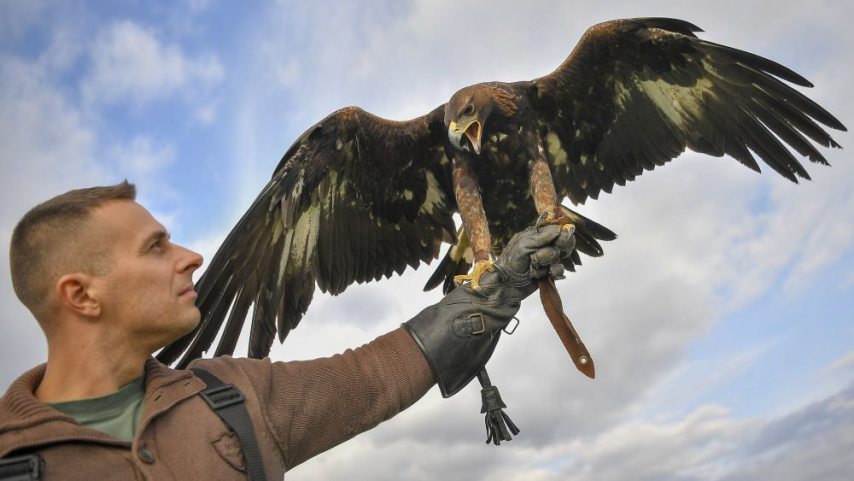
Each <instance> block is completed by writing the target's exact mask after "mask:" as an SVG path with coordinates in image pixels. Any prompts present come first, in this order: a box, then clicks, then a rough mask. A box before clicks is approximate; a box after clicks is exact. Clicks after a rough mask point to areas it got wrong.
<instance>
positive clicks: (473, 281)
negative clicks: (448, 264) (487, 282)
mask: <svg viewBox="0 0 854 481" xmlns="http://www.w3.org/2000/svg"><path fill="white" fill-rule="evenodd" d="M494 270H495V267H493V265H492V261H489V260H485V261H477V262H475V264H474V267H473V268H472V270H471V273H469V274H462V275H458V276H454V282H455V283H456V284H457V285H460V284H462V283H464V282H466V281H469V282H470V287H471V288H472V289H475V290H477V289H479V288H480V277H481V276H482V275H483V273H484V272H487V271H490V272H491V271H494Z"/></svg>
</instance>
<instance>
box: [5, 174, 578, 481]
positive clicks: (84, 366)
mask: <svg viewBox="0 0 854 481" xmlns="http://www.w3.org/2000/svg"><path fill="white" fill-rule="evenodd" d="M134 199H135V188H134V186H133V185H132V184H129V183H127V182H123V183H121V184H118V185H114V186H107V187H93V188H88V189H80V190H74V191H70V192H67V193H65V194H62V195H60V196H57V197H55V198H53V199H50V200H48V201H47V202H45V203H43V204H40V205H38V206H36V207H35V208H33V209H32V210H31V211H30V212H28V213H27V214H26V215H25V216H24V217H23V219H21V221H20V222H19V224H18V225H17V227H16V228H15V231H14V233H13V235H12V243H11V248H10V260H11V271H12V283H13V286H14V289H15V292H16V294H17V295H18V297H19V299H20V300H21V302H22V303H23V304H24V305H25V306H26V307H27V308H28V309H29V310H30V311H31V312H32V314H33V316H34V317H35V318H36V320H37V321H38V323H39V325H40V327H41V328H42V330H43V331H44V334H45V336H46V338H47V342H48V359H47V363H46V364H43V365H41V366H38V367H36V368H34V369H32V370H30V371H29V372H27V373H25V374H24V375H22V376H21V377H20V378H18V379H17V380H16V381H15V382H14V383H13V384H12V385H11V386H10V387H9V389H8V391H7V392H6V394H5V395H4V396H3V398H2V399H0V458H6V459H9V458H10V457H17V456H20V455H32V454H38V455H39V456H40V457H41V459H42V460H43V472H42V473H41V479H45V480H51V479H63V480H77V479H80V480H84V479H85V480H92V479H97V480H110V479H151V480H170V479H175V480H185V479H204V480H214V479H222V480H239V479H246V477H247V475H246V471H247V469H246V465H245V460H244V457H243V454H242V452H241V445H240V443H239V441H238V439H237V437H236V436H235V434H234V432H232V431H231V430H229V428H228V427H226V425H225V424H224V423H223V422H222V421H221V420H220V419H219V417H218V416H217V414H216V413H215V412H214V411H213V410H212V409H211V408H210V407H209V406H208V405H207V404H206V402H205V401H204V400H203V399H202V397H200V396H199V395H198V394H199V393H200V392H201V391H203V390H204V389H205V388H206V385H205V382H203V381H202V380H201V379H199V378H198V377H196V376H195V375H194V374H193V372H192V371H189V370H173V369H170V368H168V367H166V366H164V365H162V364H159V363H158V362H157V361H156V360H154V359H153V358H152V357H151V355H152V353H154V352H155V351H157V350H158V349H160V348H161V347H163V346H165V345H166V344H168V343H170V342H171V341H173V340H174V339H177V338H178V337H180V336H182V335H183V334H185V333H187V332H189V331H190V330H192V329H193V327H195V325H196V324H197V323H198V322H199V317H200V314H199V311H198V309H197V308H196V306H195V303H194V301H195V297H196V294H195V291H194V290H193V282H192V275H193V272H195V271H196V270H197V269H198V268H199V267H200V266H201V265H202V258H201V256H200V255H199V254H197V253H195V252H193V251H190V250H188V249H186V248H184V247H181V246H179V245H176V244H174V243H172V242H171V241H170V238H169V234H168V232H167V231H166V229H165V228H164V227H163V226H162V225H161V224H160V223H159V222H157V220H155V219H154V218H153V217H152V216H151V214H150V213H149V212H148V211H147V210H146V209H145V208H143V207H142V206H141V205H139V204H138V203H136V202H135V201H134ZM573 248H574V238H573V236H572V231H571V230H570V231H567V230H563V229H560V228H558V227H557V226H548V227H544V228H542V229H529V230H528V231H526V232H524V233H521V234H517V236H516V237H515V238H514V239H513V240H512V241H511V242H510V244H509V245H508V247H507V249H505V251H504V253H502V255H501V256H500V257H499V258H498V259H497V261H496V264H495V265H496V272H494V273H489V274H488V275H487V276H485V277H484V278H483V283H482V284H483V287H482V288H481V289H480V290H479V291H477V292H476V291H473V290H471V289H469V288H467V287H462V288H458V289H455V290H454V291H453V292H452V293H451V294H449V295H448V296H446V297H445V298H444V299H442V301H440V302H439V303H438V304H436V305H434V306H430V307H428V308H427V309H425V310H424V311H422V312H421V313H419V314H418V315H416V316H415V317H414V318H412V319H411V320H409V321H407V322H406V323H404V326H403V327H402V328H399V329H396V330H394V331H392V332H390V333H388V334H385V335H383V336H380V337H379V338H377V339H376V340H374V341H372V342H370V343H368V344H366V345H364V346H362V347H360V348H357V349H355V350H348V351H346V352H344V353H343V354H340V355H336V356H333V357H331V358H326V359H317V360H313V361H298V362H286V363H285V362H271V361H270V360H269V359H264V360H254V359H233V358H230V357H226V358H216V359H206V360H197V361H195V362H194V363H193V364H192V365H191V367H199V368H203V369H204V370H206V371H208V372H210V373H212V374H214V375H215V376H217V377H219V378H221V379H222V380H224V381H225V382H227V383H231V384H234V385H235V386H236V387H237V388H238V389H239V390H240V391H241V392H242V393H243V394H244V395H245V398H246V399H245V405H246V409H247V410H248V412H249V415H250V418H251V420H252V427H253V428H254V432H255V439H256V440H257V444H258V447H259V449H260V452H261V459H262V460H263V461H262V464H263V466H262V467H263V471H264V473H265V474H266V478H267V479H270V480H273V479H282V477H283V476H284V472H285V471H286V470H288V469H290V468H292V467H294V466H296V465H298V464H299V463H301V462H303V461H305V460H307V459H309V458H310V457H312V456H314V455H316V454H318V453H320V452H322V451H325V450H326V449H329V448H330V447H332V446H335V445H336V444H339V443H341V442H342V441H345V440H347V439H349V438H351V437H353V436H355V435H356V434H358V433H360V432H363V431H365V430H367V429H370V428H371V427H373V426H375V425H377V424H378V423H380V422H381V421H383V420H385V419H388V418H390V417H392V416H393V415H395V414H396V413H398V412H399V411H401V410H403V409H405V408H407V407H408V406H409V405H411V404H412V403H413V402H415V401H416V400H418V399H419V398H420V397H421V396H423V395H424V394H425V393H426V392H427V390H428V389H429V388H430V387H431V386H432V385H433V384H434V383H436V382H438V384H439V385H440V388H441V390H442V394H443V395H445V396H450V395H452V394H454V393H455V392H457V391H458V390H459V389H461V388H462V387H463V386H465V385H466V384H467V383H468V382H469V381H470V380H471V379H472V378H473V377H474V376H475V375H476V374H477V372H478V371H479V370H480V369H481V368H482V367H483V366H484V365H485V363H486V361H487V360H488V359H489V357H490V355H491V354H492V351H493V349H494V348H495V345H496V342H497V340H498V338H499V335H500V332H501V330H502V329H503V328H504V327H505V326H506V325H507V323H508V322H509V321H510V319H512V317H513V316H514V315H515V313H516V311H517V310H518V308H519V303H520V301H521V300H522V299H523V298H525V297H527V296H528V295H529V294H531V293H532V292H533V291H534V290H535V289H536V287H535V285H534V283H533V282H532V279H533V278H536V277H541V276H544V275H549V274H552V275H560V274H561V272H562V271H561V268H562V267H561V265H560V263H559V262H558V261H559V260H560V258H561V257H562V256H565V255H568V254H569V253H570V252H571V250H572V249H573ZM22 479H29V478H22Z"/></svg>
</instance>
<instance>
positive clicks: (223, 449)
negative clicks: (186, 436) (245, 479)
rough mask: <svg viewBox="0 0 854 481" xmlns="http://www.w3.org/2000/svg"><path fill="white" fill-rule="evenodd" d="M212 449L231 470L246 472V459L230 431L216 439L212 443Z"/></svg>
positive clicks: (234, 435)
mask: <svg viewBox="0 0 854 481" xmlns="http://www.w3.org/2000/svg"><path fill="white" fill-rule="evenodd" d="M211 444H213V447H214V449H215V450H216V452H217V453H218V454H219V455H220V457H222V459H224V460H225V462H227V463H228V464H230V465H231V467H232V468H234V469H236V470H238V471H243V472H246V459H245V458H244V457H243V451H241V450H240V441H239V440H238V439H237V435H236V434H234V433H233V432H232V431H226V432H225V433H223V434H222V436H220V437H219V438H218V439H216V440H215V441H213V442H212V443H211Z"/></svg>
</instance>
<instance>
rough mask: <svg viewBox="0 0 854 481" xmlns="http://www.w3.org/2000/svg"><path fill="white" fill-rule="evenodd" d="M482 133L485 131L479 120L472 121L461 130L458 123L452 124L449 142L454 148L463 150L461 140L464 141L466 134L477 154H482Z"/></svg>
mask: <svg viewBox="0 0 854 481" xmlns="http://www.w3.org/2000/svg"><path fill="white" fill-rule="evenodd" d="M482 133H483V129H482V128H481V126H480V122H479V121H477V120H472V121H471V122H469V123H468V124H467V125H466V126H465V127H463V128H460V126H459V125H458V124H457V123H456V122H451V123H450V124H449V125H448V140H450V141H451V143H452V144H453V145H454V147H456V148H458V149H462V146H461V145H460V140H461V139H462V137H463V134H465V136H466V137H468V139H469V142H471V145H472V147H473V148H474V152H475V153H476V154H480V138H481V134H482Z"/></svg>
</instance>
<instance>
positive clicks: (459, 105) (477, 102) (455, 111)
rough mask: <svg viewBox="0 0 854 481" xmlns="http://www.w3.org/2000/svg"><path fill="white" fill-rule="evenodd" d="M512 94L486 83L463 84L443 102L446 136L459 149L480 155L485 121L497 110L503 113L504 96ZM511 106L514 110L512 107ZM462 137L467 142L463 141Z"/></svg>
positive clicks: (505, 113)
mask: <svg viewBox="0 0 854 481" xmlns="http://www.w3.org/2000/svg"><path fill="white" fill-rule="evenodd" d="M508 96H509V97H510V99H511V101H512V94H510V93H509V92H507V91H506V90H504V89H502V88H500V87H498V86H495V85H490V84H479V85H472V86H470V87H466V88H464V89H461V90H459V91H458V92H457V93H455V94H454V95H453V96H452V97H451V100H449V101H448V103H447V104H446V105H445V126H446V127H448V139H449V140H450V141H451V143H452V144H453V145H454V147H456V148H457V149H459V150H474V152H475V153H476V154H480V148H481V139H482V138H483V129H484V127H485V126H486V120H487V119H488V118H489V116H490V115H491V114H492V113H493V111H495V110H496V109H498V111H499V112H501V113H502V114H504V115H505V116H507V114H508V112H507V110H508V109H507V108H506V107H505V106H504V105H503V104H504V103H507V97H508ZM513 107H514V108H513V109H511V110H513V112H510V113H511V114H512V113H515V106H513ZM463 136H465V137H466V139H468V143H463V142H462V140H463Z"/></svg>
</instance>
